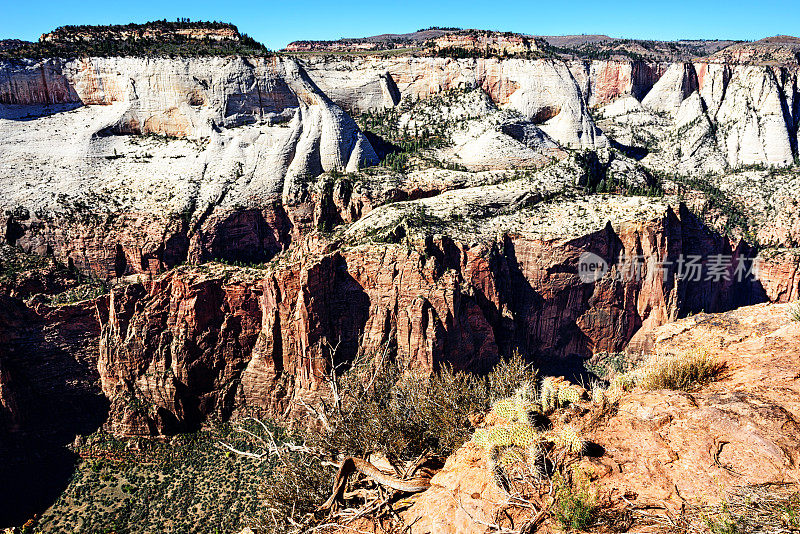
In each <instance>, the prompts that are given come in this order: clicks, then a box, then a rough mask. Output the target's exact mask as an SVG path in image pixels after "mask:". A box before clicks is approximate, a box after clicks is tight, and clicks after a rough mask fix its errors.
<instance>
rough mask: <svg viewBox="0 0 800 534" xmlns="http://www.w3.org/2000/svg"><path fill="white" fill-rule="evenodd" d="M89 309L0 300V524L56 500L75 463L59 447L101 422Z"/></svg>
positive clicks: (95, 336) (103, 404) (87, 305)
mask: <svg viewBox="0 0 800 534" xmlns="http://www.w3.org/2000/svg"><path fill="white" fill-rule="evenodd" d="M97 305H98V306H101V307H102V306H103V303H102V302H98V304H97ZM95 308H96V306H95V303H94V302H91V301H89V302H84V303H81V304H77V305H70V306H63V307H60V308H48V307H47V306H40V307H38V308H35V309H31V308H29V307H28V306H26V305H25V304H24V303H22V302H21V301H19V300H17V299H13V298H10V297H6V296H2V295H0V378H1V380H0V458H1V459H2V461H0V479H2V480H3V484H2V485H0V503H1V504H0V525H13V524H20V523H22V522H24V521H25V520H26V519H28V518H30V517H31V516H32V515H33V514H34V513H36V512H37V511H39V510H41V509H42V508H44V507H47V506H48V505H49V504H50V503H51V502H52V501H53V500H54V499H55V498H56V497H57V496H58V494H59V493H60V491H61V490H62V489H63V488H64V486H66V483H67V481H68V479H69V477H70V475H71V473H72V467H73V464H74V462H75V457H74V456H73V455H72V454H71V453H70V452H69V451H68V450H67V449H66V447H65V445H67V444H69V443H72V441H73V440H74V438H75V436H76V435H79V434H87V433H91V432H94V431H95V430H97V429H98V428H99V427H100V425H102V424H103V422H104V421H105V419H106V417H107V414H108V401H107V400H106V398H105V397H104V396H103V395H102V392H101V391H100V387H99V380H98V379H99V377H98V374H97V353H98V342H99V333H100V332H99V322H98V320H97V315H96V314H97V312H96V309H95Z"/></svg>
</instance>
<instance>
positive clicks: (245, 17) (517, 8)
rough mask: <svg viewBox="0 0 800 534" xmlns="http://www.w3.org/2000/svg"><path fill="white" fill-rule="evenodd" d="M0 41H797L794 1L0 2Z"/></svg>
mask: <svg viewBox="0 0 800 534" xmlns="http://www.w3.org/2000/svg"><path fill="white" fill-rule="evenodd" d="M0 13H1V14H2V15H0V38H18V39H26V40H36V39H38V37H39V35H40V34H41V33H43V32H46V31H48V30H51V29H53V28H55V27H57V26H61V25H64V24H124V23H127V22H145V21H148V20H153V19H162V18H166V19H170V20H174V19H176V18H178V17H189V18H190V19H192V20H224V21H229V22H232V23H234V24H236V25H237V26H239V29H240V30H241V31H243V32H245V33H248V34H250V35H251V36H252V37H255V38H256V39H257V40H259V41H261V42H263V43H265V44H266V45H267V46H269V47H270V48H272V49H279V48H282V47H283V46H285V45H286V43H288V42H290V41H293V40H299V39H338V38H340V37H359V36H366V35H375V34H379V33H405V32H410V31H414V30H417V29H419V28H425V27H429V26H458V27H465V28H487V29H496V30H506V31H515V32H521V33H529V34H537V35H566V34H581V33H587V34H588V33H603V34H607V35H611V36H615V37H632V38H649V39H685V38H706V39H714V38H720V39H753V40H754V39H760V38H762V37H767V36H771V35H778V34H790V35H791V34H794V35H797V34H800V3H798V1H797V0H766V1H759V2H753V1H749V2H747V3H745V2H744V1H740V0H733V1H730V0H728V1H724V0H694V1H687V0H677V1H671V2H656V3H654V2H649V1H648V0H637V1H629V0H626V1H621V2H608V1H606V2H601V1H598V0H591V1H590V0H573V1H564V0H561V1H559V0H547V1H538V0H527V1H524V0H508V1H504V2H501V1H492V2H488V1H474V2H468V1H462V2H458V1H453V0H446V1H433V0H406V1H405V2H387V1H381V0H370V1H366V0H355V1H349V0H342V1H323V0H284V1H274V0H262V1H259V2H256V1H235V0H228V1H220V0H216V1H207V0H192V1H185V0H180V1H177V2H166V1H157V0H134V1H127V2H108V1H107V0H106V1H103V2H99V1H96V0H80V1H77V2H65V1H64V0H58V1H55V0H39V1H37V2H31V1H19V0H0Z"/></svg>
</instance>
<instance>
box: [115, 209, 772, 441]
mask: <svg viewBox="0 0 800 534" xmlns="http://www.w3.org/2000/svg"><path fill="white" fill-rule="evenodd" d="M326 246H327V245H325V244H324V243H316V244H314V243H312V242H309V243H308V246H307V247H306V248H304V249H303V250H301V251H297V253H296V254H294V255H292V256H285V255H282V257H281V260H280V261H279V262H278V263H276V264H274V265H272V266H270V267H268V268H267V269H266V270H265V271H259V270H256V269H250V270H246V272H244V273H243V272H237V271H235V270H231V269H230V268H224V267H221V266H218V265H217V266H214V267H205V268H204V267H198V268H181V269H177V270H173V271H171V272H170V273H168V274H166V275H164V276H163V277H161V278H159V279H158V280H156V281H154V282H150V283H144V284H133V285H129V286H127V287H125V288H120V289H117V290H115V291H114V292H113V293H112V297H111V304H110V311H109V314H108V318H107V319H104V324H103V334H102V341H101V351H100V361H99V369H100V376H101V381H102V385H103V391H104V393H105V394H106V396H107V397H108V398H109V399H110V400H111V411H110V417H109V422H108V426H109V428H110V429H111V430H112V431H114V432H115V433H118V434H135V435H138V434H144V435H147V434H151V433H172V432H177V431H184V430H188V429H191V428H196V427H197V426H198V425H199V424H201V423H202V421H204V420H205V419H206V418H207V417H210V416H212V415H213V416H218V417H222V418H223V419H224V418H227V417H229V416H230V415H231V414H234V413H242V412H246V411H247V410H249V409H252V410H257V411H259V412H262V413H266V414H268V415H270V416H271V417H279V418H280V417H286V416H288V415H291V414H296V413H297V411H298V410H299V407H298V405H297V404H296V403H293V402H292V401H296V400H297V399H304V400H307V401H308V400H311V399H313V398H314V396H316V395H318V394H319V390H320V388H321V387H322V386H323V385H324V378H323V377H324V375H325V373H327V372H328V370H329V369H330V365H331V362H332V361H333V363H334V364H338V363H340V362H347V361H352V359H353V357H355V355H356V354H357V352H358V351H359V350H361V351H365V352H366V354H367V355H368V356H369V357H372V358H378V357H380V354H382V353H383V350H384V349H385V348H386V347H387V346H389V347H390V348H391V351H390V352H392V353H393V354H395V355H396V358H397V360H398V362H399V363H400V364H401V366H402V367H403V368H406V369H409V370H414V371H416V372H429V371H431V370H433V369H435V368H437V367H438V366H439V365H441V364H443V363H448V364H451V365H453V366H454V367H455V368H456V369H471V370H478V371H480V370H486V369H489V368H491V366H493V365H494V364H495V363H496V362H497V360H498V358H499V357H500V355H501V354H507V353H509V352H510V351H512V350H520V351H522V352H523V353H526V354H529V355H537V365H539V366H540V368H541V369H542V371H543V372H545V373H547V372H557V373H558V372H565V371H569V370H570V369H571V366H574V365H580V364H579V362H580V358H576V356H580V357H588V356H589V355H591V354H592V353H594V352H597V351H614V350H621V349H622V348H623V347H624V346H625V344H626V343H627V341H628V340H629V339H630V338H631V336H633V334H634V333H635V332H638V331H643V330H650V329H652V328H655V327H657V326H659V325H661V324H664V323H665V322H667V321H670V320H674V319H676V318H677V317H679V316H682V315H685V314H686V313H688V312H690V311H695V312H696V311H700V310H724V309H729V308H731V307H735V306H738V305H742V304H747V303H752V302H760V301H763V300H764V298H765V297H764V292H763V289H762V288H761V286H760V284H759V283H757V282H754V281H752V280H746V281H744V282H741V283H738V282H736V281H725V280H719V281H699V282H690V281H685V280H679V279H678V278H677V277H676V275H675V269H674V268H672V267H669V268H667V269H664V270H662V269H656V268H653V267H652V266H650V267H647V265H648V263H649V262H662V261H665V262H674V261H676V260H677V258H678V255H680V254H684V255H691V254H703V255H704V256H705V255H710V254H728V255H731V254H732V255H733V256H734V258H735V257H736V256H737V255H738V254H741V253H743V252H745V251H743V250H731V248H730V245H729V244H728V241H727V240H726V239H723V238H721V237H719V236H717V235H715V234H713V233H711V232H709V231H708V230H705V229H704V227H703V226H702V224H700V223H699V222H698V221H697V220H696V219H695V218H694V216H693V215H691V214H690V213H689V212H688V210H685V209H681V210H680V212H679V213H676V212H674V211H672V210H667V211H666V212H664V213H663V216H661V217H660V218H658V219H655V220H648V221H631V222H629V223H624V224H622V225H621V226H620V227H619V228H617V229H614V228H612V227H611V226H608V227H606V228H604V229H598V230H597V231H596V232H592V233H589V234H586V235H582V236H576V237H574V238H570V239H562V240H555V241H552V240H551V241H544V240H540V239H535V238H531V237H526V236H525V235H505V236H503V237H502V238H501V239H500V240H499V241H497V242H494V243H485V244H478V245H473V246H466V245H464V244H461V243H458V242H455V241H452V240H451V239H449V238H446V237H442V238H438V239H432V238H428V239H427V240H425V242H422V243H419V244H418V245H417V247H416V248H408V247H407V246H406V245H385V244H365V245H361V246H356V247H347V248H343V249H339V250H334V251H327V252H326ZM585 251H592V252H594V253H596V254H598V255H599V256H601V257H602V258H604V259H606V260H607V261H608V262H609V264H610V265H611V266H612V267H611V271H610V273H609V274H607V275H606V276H605V277H603V278H601V279H600V280H598V281H597V282H594V283H583V282H581V280H580V278H579V276H578V262H579V258H580V256H581V254H582V253H583V252H585ZM625 255H629V256H630V255H633V256H637V255H638V257H639V258H640V262H641V263H640V265H639V267H640V268H642V275H641V276H640V277H629V276H622V277H617V276H616V275H621V274H622V273H623V271H626V269H629V268H630V265H626V264H624V263H623V262H621V261H620V259H619V258H620V257H621V256H625ZM331 358H332V359H331Z"/></svg>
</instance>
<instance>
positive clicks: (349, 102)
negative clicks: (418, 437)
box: [0, 47, 800, 532]
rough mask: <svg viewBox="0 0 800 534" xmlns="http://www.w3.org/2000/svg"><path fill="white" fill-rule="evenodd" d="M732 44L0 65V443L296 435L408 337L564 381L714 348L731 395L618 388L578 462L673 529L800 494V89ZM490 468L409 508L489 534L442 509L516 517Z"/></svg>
mask: <svg viewBox="0 0 800 534" xmlns="http://www.w3.org/2000/svg"><path fill="white" fill-rule="evenodd" d="M745 48H746V47H745ZM739 49H744V48H742V47H739V48H737V49H736V50H739ZM726 50H727V49H726ZM759 50H760V49H759ZM782 50H783V49H782ZM729 52H731V53H734V52H735V50H733V51H729ZM737 54H738V55H737V56H736V57H738V58H739V60H733V59H731V57H732V56H725V55H715V56H711V57H708V58H703V59H695V60H694V61H691V62H675V63H667V62H653V61H651V62H648V61H632V60H608V61H588V60H586V61H583V60H575V59H570V60H561V59H557V58H546V59H520V58H515V59H499V58H475V59H458V60H457V59H452V58H439V57H412V56H403V55H399V56H395V57H378V56H375V57H338V58H333V57H322V56H304V57H303V58H302V59H298V58H293V57H287V56H273V57H239V56H226V57H222V56H219V57H199V58H180V57H172V58H167V57H84V58H81V59H69V58H46V59H14V60H7V59H4V60H0V188H1V189H0V190H2V193H3V194H2V195H0V228H2V229H3V234H2V238H3V240H4V245H6V246H5V247H4V249H3V255H2V257H0V267H2V271H0V273H3V278H1V279H0V436H4V439H5V441H3V442H2V444H0V454H5V455H6V456H7V457H12V456H14V455H19V451H21V450H23V449H24V448H25V446H26V444H27V443H30V441H32V440H35V441H37V443H42V444H45V445H46V446H44V445H43V447H44V449H43V450H42V451H36V453H35V454H33V455H32V456H31V458H28V459H26V460H25V462H23V464H24V465H23V466H22V467H21V468H20V469H21V471H15V475H14V476H15V477H19V479H20V480H21V479H24V478H30V477H31V476H34V475H35V473H36V472H37V471H36V469H34V467H35V466H36V465H37V462H38V460H37V458H41V457H48V455H52V454H53V451H54V450H63V446H64V445H65V444H67V443H70V442H72V441H73V439H74V438H75V436H77V435H81V434H89V433H91V432H92V431H94V430H95V429H97V428H98V427H100V426H101V425H102V426H103V428H104V429H106V430H107V431H109V432H111V433H112V434H114V435H116V436H121V437H130V436H162V435H174V434H176V433H182V432H189V431H193V430H196V429H198V428H200V427H202V426H203V425H204V424H206V423H207V422H209V421H211V420H215V421H217V420H223V421H225V420H229V419H232V418H234V419H235V418H236V417H238V416H241V415H243V414H246V413H253V412H254V411H255V412H257V413H259V414H261V415H263V416H264V417H268V418H271V419H277V420H292V419H296V418H297V417H298V416H300V415H301V414H303V413H304V411H303V409H301V404H302V403H301V401H302V402H306V403H310V402H313V401H314V400H315V399H318V398H319V395H320V389H321V387H322V385H323V384H322V376H323V375H324V374H325V373H326V372H328V371H329V370H330V368H331V366H332V365H338V364H339V363H342V362H349V361H351V360H352V359H353V357H354V356H355V355H356V354H357V353H364V352H366V353H376V354H377V353H380V352H381V351H382V350H383V349H384V348H385V347H387V346H388V347H391V349H392V352H393V356H394V358H395V359H396V360H397V361H398V362H399V363H400V364H401V366H402V367H403V368H404V369H406V370H408V371H409V372H421V373H430V372H432V371H434V370H436V369H438V368H440V367H441V366H442V365H443V364H450V365H452V366H454V368H456V369H462V370H470V371H477V372H483V371H486V370H488V369H490V368H491V367H492V366H494V365H495V364H496V362H497V361H498V360H499V359H500V358H501V357H502V356H505V355H508V354H510V353H512V352H514V351H519V352H521V353H523V354H526V355H528V356H529V357H530V358H531V359H534V360H535V362H536V365H537V366H538V367H539V369H540V370H541V371H542V373H543V374H554V375H558V374H566V375H569V374H571V373H573V372H575V370H576V369H578V368H582V361H583V360H585V359H588V358H592V357H593V356H595V355H596V354H598V353H602V352H616V351H622V350H625V349H627V350H628V351H630V352H641V351H645V352H653V351H659V350H671V351H682V350H688V349H690V348H694V347H695V346H696V345H703V346H706V348H707V349H708V350H709V351H714V352H715V353H718V354H719V355H720V357H721V358H722V359H723V360H724V361H725V362H726V363H727V371H726V373H727V374H726V375H725V377H724V378H723V380H722V381H720V382H717V383H715V384H713V385H711V386H708V387H706V388H705V389H703V390H701V391H699V392H697V393H696V394H695V393H692V394H685V393H675V392H664V391H661V392H648V393H640V392H636V393H634V394H632V395H630V396H628V397H626V398H625V399H624V400H623V401H622V403H621V404H620V408H619V411H618V412H617V413H616V414H615V415H613V416H610V417H608V418H606V419H604V420H603V422H602V425H601V426H599V427H597V428H595V429H593V430H592V432H595V433H593V434H592V439H593V440H594V441H596V442H597V443H598V444H600V445H601V446H602V447H603V448H604V449H605V451H606V454H605V455H603V456H602V457H600V458H599V459H598V460H597V461H589V460H586V462H587V469H590V470H593V472H594V473H595V475H594V476H595V478H596V480H597V481H598V483H599V484H600V486H601V487H602V488H603V490H604V491H605V490H608V491H609V492H610V495H612V497H613V498H617V496H619V495H622V496H625V498H626V499H628V500H629V501H631V502H634V501H635V505H636V506H640V505H641V506H660V507H664V508H665V509H667V510H670V511H674V510H675V509H676V507H677V508H679V507H680V503H682V502H684V501H701V500H705V499H718V498H719V497H720V495H721V493H720V492H719V491H717V490H716V489H715V488H716V487H717V486H716V484H717V482H719V481H721V482H720V483H721V484H722V485H723V486H725V485H731V484H734V485H735V484H739V485H741V484H745V483H748V484H749V483H758V482H760V481H778V480H782V481H787V480H790V479H792V477H794V476H795V475H796V473H795V469H794V464H795V462H796V460H797V459H796V458H794V457H793V456H792V455H793V454H794V452H792V451H793V450H794V447H796V443H795V441H796V440H797V439H798V436H797V434H796V430H793V428H794V427H793V426H792V425H795V422H794V418H795V417H796V415H793V414H794V411H796V410H795V409H796V406H794V405H792V404H791V403H792V402H794V401H792V400H791V399H792V395H796V393H797V392H796V391H793V390H792V387H793V386H792V385H791V384H792V381H793V380H796V377H794V375H792V376H789V375H788V374H786V373H788V371H787V372H784V371H785V369H789V368H790V367H791V365H793V364H792V361H793V360H792V358H793V357H794V352H793V351H794V348H793V347H794V342H795V341H796V336H797V331H796V330H797V328H796V326H795V324H796V323H794V322H791V321H790V320H789V319H788V318H787V317H788V313H787V311H788V308H787V307H786V306H784V305H767V304H765V303H769V302H771V303H775V304H778V303H786V302H790V301H793V300H796V299H797V297H798V294H800V274H799V271H800V260H799V259H798V258H800V254H798V253H797V247H798V246H800V214H799V213H798V207H797V200H796V199H797V192H798V190H800V175H798V172H797V158H798V125H799V124H800V81H798V74H800V70H799V69H798V67H797V65H793V64H791V62H789V61H783V60H782V61H781V62H780V64H764V62H763V61H761V59H759V61H757V62H755V61H754V62H750V63H753V64H742V63H748V62H747V61H746V58H747V57H750V56H748V55H747V54H746V53H744V52H742V53H738V52H737ZM759 57H760V56H759ZM742 58H745V59H742ZM784 59H785V58H784ZM586 252H591V253H593V254H595V255H596V256H597V257H599V258H601V259H602V260H603V261H604V262H605V263H606V264H607V265H608V266H609V269H608V271H607V272H605V273H604V275H603V276H602V277H599V278H598V279H595V280H590V281H586V280H585V279H582V278H581V276H580V270H579V269H580V261H581V256H582V255H583V254H584V253H586ZM19 256H24V257H26V258H28V259H30V258H40V259H41V258H44V260H42V261H44V264H42V263H41V262H38V263H37V262H34V264H32V265H29V264H25V261H28V260H25V261H23V262H22V264H20V263H19V262H18V260H17V259H13V258H17V257H19ZM686 257H699V258H701V263H702V265H703V266H704V269H706V271H704V274H707V270H708V268H709V264H710V263H711V262H712V260H711V258H714V257H717V258H725V262H726V263H725V265H724V266H723V269H722V272H723V273H724V274H722V275H718V276H715V277H714V276H712V277H706V276H703V277H701V278H699V279H696V280H690V279H687V278H686V277H681V276H680V273H679V271H678V265H680V264H681V262H682V261H683V260H682V258H686ZM19 261H22V260H19ZM631 262H633V263H631ZM23 264H24V265H23ZM754 264H757V265H758V269H757V271H758V272H757V273H754V271H753V269H752V267H753V265H754ZM20 265H23V266H22V267H20ZM742 265H744V266H745V267H746V268H747V270H748V275H747V276H744V277H740V276H738V274H739V273H738V271H737V267H740V266H742ZM10 266H14V267H13V268H12V267H10ZM659 266H661V267H659ZM664 266H666V267H664ZM662 267H663V268H662ZM633 271H636V272H637V273H638V274H637V275H636V276H629V275H628V274H629V273H631V272H633ZM755 274H757V276H755ZM84 276H89V277H90V279H91V280H92V284H95V286H92V287H101V286H102V287H103V288H105V285H104V284H108V286H109V287H110V288H111V289H110V291H107V292H106V291H105V289H104V290H103V291H102V293H104V294H102V295H95V294H91V295H89V294H87V293H86V292H85V291H84V292H83V293H81V292H76V291H78V289H77V288H81V287H85V285H86V284H85V283H86V280H85V279H84V278H83V277H84ZM100 282H102V284H101V283H100ZM83 297H90V298H83ZM753 305H756V306H753ZM742 306H746V307H743V308H742ZM729 310H734V311H729ZM702 312H705V313H702ZM726 312H727V313H726ZM710 313H721V314H722V315H708V314H710ZM691 314H699V315H693V316H692V317H689V318H686V317H687V316H689V315H691ZM675 321H678V322H675ZM331 347H336V350H335V355H334V356H333V357H332V356H331V354H330V352H331ZM759 351H768V354H769V357H765V356H764V355H765V354H767V353H766V352H765V353H764V354H760V353H759ZM769 351H771V352H769ZM757 356H759V357H757ZM790 374H791V373H790ZM775 392H783V393H781V394H780V395H778V394H777V393H775ZM776 395H778V396H776ZM756 399H757V400H756ZM737 425H738V426H737ZM736 428H738V429H740V430H741V431H738V430H737V431H735V432H734V430H733V429H736ZM643 448H644V450H646V451H648V453H646V454H642V450H643ZM650 453H652V454H650ZM37 455H38V456H37ZM748 455H749V456H748ZM747 458H749V460H748V459H747ZM753 458H757V460H755V461H753ZM485 460H486V458H484V457H482V456H481V455H480V454H479V453H478V452H476V451H475V450H472V449H470V446H465V448H463V449H461V450H460V451H459V452H457V453H456V454H455V456H453V457H452V458H451V459H450V460H449V462H448V464H447V466H445V469H444V470H443V471H442V472H441V473H440V474H439V475H437V477H438V478H434V488H432V489H431V490H428V491H427V492H424V493H422V494H421V495H419V496H418V497H416V500H415V504H414V506H413V507H412V508H411V509H410V510H409V511H408V512H407V514H411V515H413V514H417V515H415V516H414V517H421V518H431V517H439V516H435V515H434V514H433V513H432V511H433V510H436V511H437V512H440V511H442V510H446V511H447V513H446V514H444V515H445V516H446V517H440V519H441V521H443V523H442V524H447V525H450V526H451V527H452V528H453V529H456V528H461V529H463V531H465V532H467V531H469V532H471V531H473V530H470V528H473V527H468V526H466V525H467V519H466V518H465V517H464V516H463V514H461V512H460V511H459V510H456V509H454V508H452V506H453V505H452V502H449V503H445V502H444V501H445V500H446V499H445V494H446V495H450V494H451V493H452V492H456V493H458V492H461V493H464V494H466V495H469V496H470V497H469V498H470V499H472V500H473V501H474V502H472V501H470V502H471V504H470V505H469V506H471V507H473V508H474V510H475V511H476V513H478V514H484V513H485V514H489V515H491V514H492V513H494V510H493V509H492V505H490V504H489V501H491V500H492V498H491V497H487V495H489V494H491V492H492V491H494V490H491V489H487V488H488V485H489V484H488V482H487V480H486V476H488V475H487V474H486V473H485V472H484V471H483V470H482V467H481V466H482V465H483V464H482V462H485ZM19 473H22V475H19ZM711 481H714V483H713V484H712V482H711ZM484 490H485V491H486V494H484ZM14 493H15V492H9V495H8V496H7V497H8V498H9V499H10V498H12V497H14V498H19V500H20V502H21V501H24V498H20V497H19V496H20V495H23V493H24V492H22V493H20V492H19V491H17V492H16V495H14ZM31 493H32V494H33V493H35V489H32V490H31ZM475 493H477V494H479V495H483V496H482V497H471V496H472V495H473V494H475ZM25 495H28V494H24V495H23V497H25ZM630 495H636V496H637V497H635V498H631V497H630ZM0 497H2V495H0ZM448 498H449V497H448ZM45 500H47V497H46V498H45ZM411 515H409V517H411ZM0 519H2V514H0ZM415 524H417V525H418V528H420V529H423V530H424V529H425V528H426V527H424V526H423V525H425V524H426V523H425V522H424V521H422V522H418V523H415ZM415 528H417V527H415ZM423 530H420V531H423ZM445 531H451V530H446V529H445Z"/></svg>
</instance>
